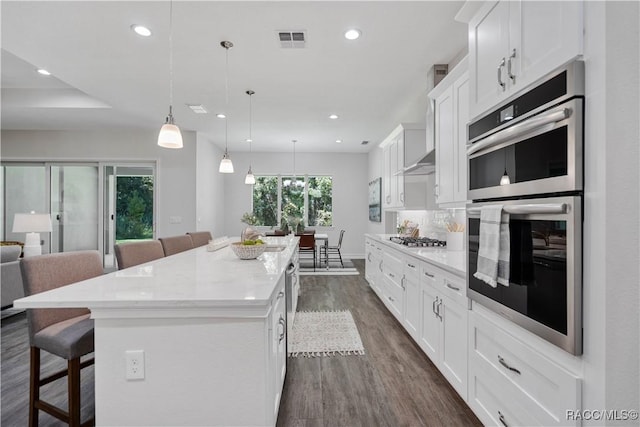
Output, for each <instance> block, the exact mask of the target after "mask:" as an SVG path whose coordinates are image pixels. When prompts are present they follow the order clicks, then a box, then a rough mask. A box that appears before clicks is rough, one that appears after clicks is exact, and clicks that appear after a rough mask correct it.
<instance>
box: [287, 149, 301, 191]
mask: <svg viewBox="0 0 640 427" xmlns="http://www.w3.org/2000/svg"><path fill="white" fill-rule="evenodd" d="M291 142H292V143H293V180H292V181H291V183H290V184H289V185H291V186H293V187H302V186H304V181H301V182H300V183H298V178H297V177H296V142H298V140H296V139H292V140H291Z"/></svg>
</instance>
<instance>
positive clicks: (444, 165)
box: [429, 58, 469, 207]
mask: <svg viewBox="0 0 640 427" xmlns="http://www.w3.org/2000/svg"><path fill="white" fill-rule="evenodd" d="M429 98H431V99H433V100H434V102H435V145H436V174H435V181H436V189H435V196H436V203H437V204H438V205H439V206H440V207H459V206H464V205H465V204H466V202H467V152H466V144H467V139H468V138H467V123H468V121H469V73H468V71H467V58H464V59H463V60H462V61H461V62H460V63H459V64H458V65H456V67H455V68H454V69H453V70H452V71H451V73H449V74H448V75H447V76H446V77H445V78H444V79H442V81H441V82H440V83H439V84H438V86H436V87H435V88H434V89H433V90H432V91H431V92H430V93H429Z"/></svg>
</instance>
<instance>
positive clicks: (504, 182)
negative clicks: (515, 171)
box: [500, 169, 511, 185]
mask: <svg viewBox="0 0 640 427" xmlns="http://www.w3.org/2000/svg"><path fill="white" fill-rule="evenodd" d="M509 184H511V179H510V178H509V174H507V170H506V169H505V171H504V175H502V178H500V185H509Z"/></svg>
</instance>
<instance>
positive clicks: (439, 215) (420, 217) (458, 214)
mask: <svg viewBox="0 0 640 427" xmlns="http://www.w3.org/2000/svg"><path fill="white" fill-rule="evenodd" d="M405 221H408V222H411V223H414V224H417V225H418V228H419V229H420V233H419V234H420V236H421V237H429V238H432V239H438V240H445V239H446V235H447V228H446V224H447V223H453V222H457V223H459V224H466V211H465V210H464V209H437V210H427V211H422V210H402V211H398V215H397V225H398V226H401V225H402V224H403V223H404V222H405Z"/></svg>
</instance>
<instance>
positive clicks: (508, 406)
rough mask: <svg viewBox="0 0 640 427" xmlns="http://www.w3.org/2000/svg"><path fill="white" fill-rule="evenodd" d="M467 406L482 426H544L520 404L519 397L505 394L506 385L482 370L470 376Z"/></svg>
mask: <svg viewBox="0 0 640 427" xmlns="http://www.w3.org/2000/svg"><path fill="white" fill-rule="evenodd" d="M469 380H470V383H469V406H471V409H473V411H474V412H475V414H476V415H477V416H478V418H480V421H482V423H483V424H484V425H495V426H535V425H544V424H541V422H540V420H537V419H536V418H535V417H534V416H532V415H531V414H529V413H528V412H527V410H526V409H525V408H524V407H522V405H521V404H520V401H521V396H513V395H509V394H507V393H506V388H505V386H506V384H505V383H504V382H503V381H502V380H501V379H500V378H493V377H492V376H491V375H487V374H486V373H485V372H483V371H482V370H478V371H476V372H474V373H472V375H470V378H469Z"/></svg>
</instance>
